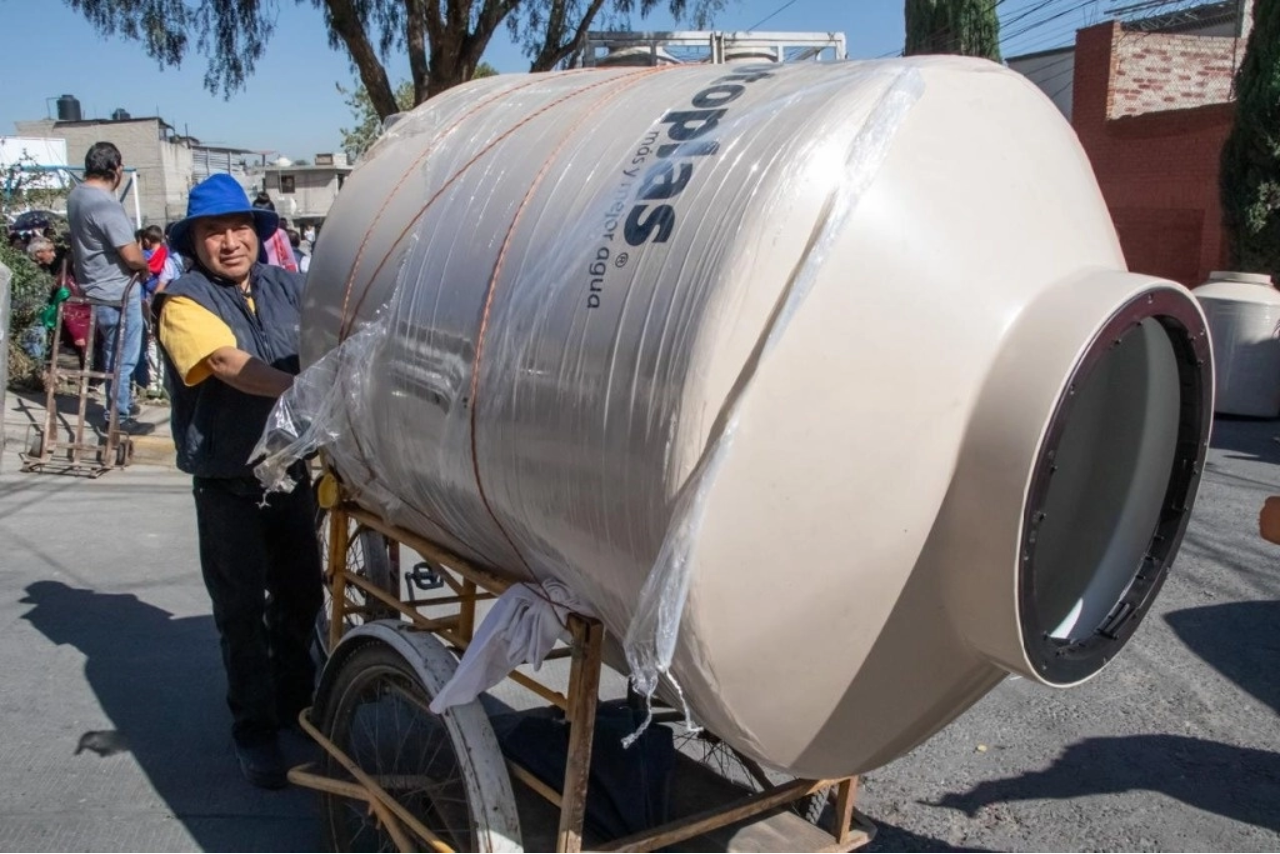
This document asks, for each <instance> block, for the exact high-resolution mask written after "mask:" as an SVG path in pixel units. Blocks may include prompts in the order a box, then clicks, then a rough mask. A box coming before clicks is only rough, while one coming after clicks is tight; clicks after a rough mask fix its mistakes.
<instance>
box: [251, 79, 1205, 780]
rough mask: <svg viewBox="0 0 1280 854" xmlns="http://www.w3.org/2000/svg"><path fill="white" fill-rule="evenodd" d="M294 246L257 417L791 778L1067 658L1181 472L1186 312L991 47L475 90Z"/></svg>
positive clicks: (1119, 622)
mask: <svg viewBox="0 0 1280 854" xmlns="http://www.w3.org/2000/svg"><path fill="white" fill-rule="evenodd" d="M324 235H325V236H324V240H322V241H320V244H319V246H318V251H317V254H316V256H315V259H314V262H313V264H312V267H311V273H310V277H309V282H308V289H307V293H306V300H305V305H304V309H303V330H302V334H303V360H304V364H307V365H309V366H310V367H309V368H308V369H307V371H305V372H304V374H303V375H302V377H301V378H300V379H299V381H298V382H297V383H296V384H295V387H294V390H293V391H292V392H291V393H290V394H289V395H287V396H286V397H285V398H284V399H283V400H282V402H281V405H280V406H279V407H278V408H277V413H276V415H277V417H276V419H275V428H276V431H277V436H276V440H277V441H275V442H274V443H273V445H272V446H273V447H277V448H278V447H279V445H280V442H279V441H278V440H279V439H281V437H283V438H285V439H287V438H289V436H290V434H291V432H295V433H296V432H298V431H299V430H301V432H303V433H304V437H303V440H302V441H301V442H300V443H299V446H301V445H308V444H310V445H311V446H314V445H316V444H318V445H321V446H323V447H324V448H325V450H326V454H327V456H328V459H330V460H331V461H332V462H333V464H334V465H335V467H336V468H337V470H338V471H339V473H340V474H341V476H342V477H343V478H344V480H345V481H346V483H347V485H348V486H349V487H350V488H351V489H353V490H355V492H356V495H357V497H358V500H359V501H360V502H361V503H363V504H364V505H366V506H368V507H369V508H371V509H372V510H374V511H376V512H378V513H381V514H382V515H383V516H385V517H386V518H388V519H390V520H391V521H393V522H395V523H398V524H400V525H403V526H405V527H408V528H410V529H413V530H415V531H417V532H419V533H421V534H423V535H425V536H428V537H431V538H434V539H436V540H438V541H440V542H441V543H443V544H445V545H446V546H449V547H451V548H454V549H456V550H458V551H459V552H461V553H462V554H464V555H466V556H468V557H469V558H471V559H474V560H477V561H480V562H482V563H484V564H486V565H489V566H491V567H494V568H495V569H497V570H498V571H500V572H503V573H506V574H508V575H510V576H512V577H519V578H555V579H558V580H560V581H562V582H564V583H565V584H567V585H568V586H570V587H571V588H572V589H573V590H574V591H575V592H576V593H577V594H578V595H579V596H581V597H582V598H583V599H585V600H586V602H588V603H589V605H590V608H591V609H592V610H593V611H594V612H595V613H596V614H597V615H599V616H600V618H601V619H602V620H603V621H604V623H605V625H606V628H607V630H608V632H609V634H610V636H611V637H612V638H613V639H615V641H619V642H621V641H622V640H623V639H625V641H626V643H625V647H626V654H627V661H626V662H625V665H626V666H629V667H630V668H631V669H632V672H633V675H635V676H637V677H638V678H639V682H640V684H641V686H642V687H648V686H650V685H652V684H653V683H654V682H655V680H660V681H661V687H660V688H659V690H660V691H661V692H662V693H664V694H665V695H666V696H668V697H669V698H675V697H676V695H677V693H678V692H677V690H676V686H677V685H678V686H679V688H680V690H682V691H683V697H684V699H685V700H687V702H688V705H689V708H690V709H691V710H692V713H693V716H694V718H695V719H696V720H697V721H699V722H700V723H702V724H704V725H706V726H708V727H709V728H710V729H711V730H712V731H714V732H716V733H717V734H719V735H720V736H722V737H723V738H724V739H725V740H726V741H728V743H729V744H731V745H733V746H734V747H735V748H738V749H740V750H742V751H744V752H745V753H747V754H749V755H751V756H753V757H755V758H757V759H759V760H761V761H763V762H765V763H767V764H769V765H771V766H773V767H776V768H779V769H783V770H786V771H789V772H792V773H794V774H797V775H802V776H808V777H835V776H842V775H846V774H853V773H858V772H861V771H866V770H868V769H870V768H874V767H876V766H879V765H882V764H884V763H886V762H888V761H890V760H892V759H894V758H895V757H897V756H899V755H901V754H902V753H903V752H905V751H907V750H909V749H910V748H911V747H913V746H914V745H916V744H918V743H920V742H921V741H922V740H923V739H925V738H927V737H928V736H929V735H930V734H931V733H933V732H935V731H937V730H938V729H939V728H940V727H942V726H944V725H945V724H946V723H947V722H948V721H950V720H952V719H953V718H954V717H955V716H956V715H958V714H960V713H961V712H962V711H964V709H966V708H967V707H968V706H969V705H971V704H972V703H974V702H975V701H976V700H978V699H979V698H980V697H981V696H982V695H983V694H984V693H985V692H986V691H988V690H989V689H990V688H992V687H993V686H994V685H996V684H997V683H998V682H999V681H1000V680H1001V679H1003V678H1004V677H1005V676H1006V675H1007V674H1009V673H1017V674H1021V675H1022V676H1024V677H1026V678H1028V679H1032V680H1035V681H1037V682H1040V683H1043V684H1048V685H1054V686H1067V685H1072V684H1076V683H1078V682H1081V681H1083V680H1084V679H1087V678H1089V677H1090V676H1091V675H1093V674H1094V673H1096V672H1097V671H1098V670H1099V669H1100V668H1101V667H1102V666H1103V665H1104V664H1105V663H1106V662H1107V661H1109V660H1110V659H1112V658H1113V657H1114V656H1115V655H1116V653H1117V652H1118V651H1119V649H1120V648H1121V647H1122V646H1123V645H1124V643H1125V642H1126V641H1127V640H1128V639H1129V637H1130V636H1131V635H1132V634H1133V632H1134V630H1135V629H1136V627H1137V626H1138V624H1139V623H1140V621H1141V619H1142V617H1143V616H1144V614H1145V613H1146V612H1147V609H1148V608H1149V607H1150V605H1151V603H1152V601H1153V600H1154V598H1155V595H1156V592H1157V591H1158V590H1159V588H1160V585H1161V583H1162V582H1163V580H1164V577H1165V573H1166V571H1167V569H1168V566H1169V563H1170V562H1171V561H1172V559H1173V556H1174V554H1175V553H1176V551H1177V546H1178V543H1179V542H1180V540H1181V537H1182V533H1183V531H1184V529H1185V526H1186V523H1187V518H1188V515H1189V513H1190V508H1191V506H1192V504H1193V503H1194V496H1195V491H1196V485H1197V483H1198V473H1199V471H1200V467H1201V464H1202V462H1203V456H1204V453H1205V447H1206V442H1207V437H1208V430H1209V422H1210V412H1209V409H1210V400H1211V395H1212V373H1211V371H1212V369H1211V365H1210V361H1209V348H1208V342H1207V336H1206V333H1205V329H1204V321H1203V316H1202V314H1201V313H1200V310H1199V308H1198V305H1197V303H1196V301H1195V300H1194V299H1193V298H1192V297H1191V295H1190V292H1189V291H1187V290H1186V289H1185V288H1184V287H1182V286H1180V285H1178V284H1175V283H1173V282H1168V281H1164V280H1160V279H1156V278H1153V277H1150V276H1144V275H1136V274H1131V273H1128V272H1126V270H1125V265H1124V259H1123V255H1122V253H1121V250H1120V246H1119V243H1118V241H1117V239H1116V235H1115V231H1114V229H1113V227H1112V224H1111V221H1110V219H1109V217H1108V214H1107V209H1106V206H1105V204H1104V202H1103V199H1102V196H1101V194H1100V193H1099V191H1098V187H1097V184H1096V182H1095V180H1094V178H1093V174H1092V172H1091V170H1090V167H1089V162H1088V159H1087V158H1086V156H1085V154H1084V152H1083V151H1082V150H1081V148H1080V146H1079V144H1078V142H1077V140H1076V138H1075V136H1074V134H1073V133H1072V131H1071V129H1070V127H1069V126H1068V125H1067V124H1066V122H1065V121H1064V120H1063V119H1062V116H1061V114H1060V113H1059V112H1058V111H1057V109H1056V108H1055V107H1054V106H1053V104H1052V103H1051V102H1050V101H1049V100H1048V99H1046V98H1045V97H1044V96H1043V94H1041V93H1040V92H1039V91H1038V90H1037V89H1036V88H1035V87H1034V86H1032V85H1031V84H1030V83H1028V82H1027V81H1026V79H1025V78H1023V77H1022V76H1021V75H1018V74H1016V73H1013V72H1010V71H1007V70H1004V69H1002V68H1000V67H999V66H996V65H994V64H991V63H988V62H983V61H978V60H964V59H957V58H913V59H904V60H895V61H888V62H864V63H854V62H849V63H831V64H818V63H803V64H799V63H798V64H796V65H779V64H745V65H738V64H733V65H726V66H720V67H715V66H711V67H708V66H696V67H693V66H675V67H671V68H642V69H612V70H582V71H574V72H565V73H561V74H551V75H531V76H522V75H506V74H504V75H500V76H497V77H492V78H488V79H485V80H481V81H476V82H473V83H470V84H468V85H465V86H461V87H458V88H456V89H452V90H450V91H448V92H446V93H444V94H442V95H441V96H439V97H436V98H433V99H431V100H430V101H428V102H427V103H425V104H423V105H422V106H421V107H419V108H418V109H416V110H415V111H414V112H412V113H411V114H409V115H408V116H407V117H406V118H405V119H404V120H402V121H401V122H399V123H397V124H396V125H395V126H394V127H393V128H392V129H391V131H390V132H389V133H388V134H386V135H385V136H384V137H383V138H382V139H381V140H380V141H379V142H378V143H376V144H375V146H374V147H373V149H372V150H371V151H370V152H369V154H368V156H367V157H366V159H365V160H364V162H363V163H362V164H361V165H360V166H359V167H357V169H356V170H355V172H354V173H353V174H352V175H351V177H350V178H349V180H348V181H347V182H346V184H345V187H344V189H343V191H342V194H341V195H340V196H339V198H338V199H337V202H336V203H335V204H334V206H333V208H332V210H331V211H330V213H329V216H328V219H327V220H326V222H325V230H324ZM299 450H305V449H303V448H301V447H295V448H293V451H294V452H297V451H299ZM284 456H287V453H285V452H282V454H281V457H276V458H273V460H272V464H273V465H274V464H276V463H278V462H280V461H281V459H282V458H283V457H284ZM616 662H617V663H620V664H622V663H623V662H622V657H621V655H619V656H618V657H617V658H616Z"/></svg>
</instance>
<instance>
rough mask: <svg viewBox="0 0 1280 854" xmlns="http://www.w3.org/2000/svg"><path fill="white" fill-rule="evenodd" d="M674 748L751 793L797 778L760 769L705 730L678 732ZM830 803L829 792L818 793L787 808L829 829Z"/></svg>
mask: <svg viewBox="0 0 1280 854" xmlns="http://www.w3.org/2000/svg"><path fill="white" fill-rule="evenodd" d="M675 746H676V750H678V751H680V752H681V753H683V754H684V755H685V756H688V757H689V758H691V759H693V760H694V761H695V762H698V763H700V764H702V765H704V766H706V767H707V768H709V769H711V770H712V771H714V772H715V773H716V774H718V775H719V776H721V777H723V778H724V779H726V780H728V781H729V782H731V783H735V784H737V785H738V786H741V787H742V788H744V789H746V790H747V791H749V792H760V791H763V790H764V789H765V788H767V787H769V786H773V785H778V784H780V783H786V782H789V781H790V780H792V779H794V778H792V777H788V776H787V775H786V774H779V773H778V772H776V771H769V770H767V769H765V768H763V767H761V766H760V764H759V763H757V762H754V761H753V760H751V759H750V758H748V757H746V756H743V755H742V754H741V753H739V752H738V751H736V750H734V749H733V748H732V747H730V746H729V745H727V744H725V743H724V742H723V741H721V740H720V739H719V738H718V737H717V736H715V735H713V734H711V733H709V732H707V731H706V730H699V731H697V732H688V731H685V732H680V731H677V732H676V733H675ZM828 801H829V797H828V795H827V792H817V793H815V794H812V795H809V796H808V797H804V798H801V799H799V800H797V801H795V802H793V803H791V804H790V805H789V806H788V809H790V810H791V811H792V812H794V813H795V814H797V815H798V816H800V817H801V818H803V819H805V820H806V821H808V822H809V823H810V824H813V825H816V826H818V827H822V828H824V829H828V830H829V829H830V825H831V824H832V822H833V819H834V813H833V812H832V810H831V808H830V806H829V804H828Z"/></svg>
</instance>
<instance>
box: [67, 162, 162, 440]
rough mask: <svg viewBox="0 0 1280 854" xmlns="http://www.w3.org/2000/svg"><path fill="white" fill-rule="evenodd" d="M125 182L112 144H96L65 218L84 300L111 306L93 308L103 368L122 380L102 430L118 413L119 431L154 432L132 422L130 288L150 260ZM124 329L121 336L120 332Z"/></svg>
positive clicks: (137, 322) (135, 330)
mask: <svg viewBox="0 0 1280 854" xmlns="http://www.w3.org/2000/svg"><path fill="white" fill-rule="evenodd" d="M123 178H124V162H123V160H122V158H121V157H120V149H118V148H116V147H115V146H114V145H112V144H111V143H109V142H95V143H94V144H93V145H92V146H90V148H89V151H88V152H87V153H86V154H85V157H84V180H83V181H82V182H81V183H79V184H77V185H76V187H75V188H74V189H73V190H72V191H71V193H70V195H69V196H67V220H68V221H69V222H70V225H71V249H72V254H73V256H74V258H75V267H76V276H77V282H78V283H79V285H80V287H81V289H82V290H83V291H84V293H85V296H87V297H89V298H90V299H94V300H101V301H102V302H105V303H112V304H108V305H99V306H95V308H94V315H95V318H96V320H97V327H98V331H99V333H100V334H101V335H102V350H103V369H104V370H106V371H108V372H117V373H116V375H117V376H119V377H120V379H121V381H120V382H119V383H114V384H113V383H108V385H107V401H106V409H107V411H106V414H105V416H104V418H103V429H107V427H108V426H109V425H110V421H111V415H112V412H114V413H115V414H116V416H117V418H118V421H117V426H118V428H119V429H120V430H121V431H123V432H125V433H131V434H136V433H149V432H151V430H154V429H155V425H152V424H143V423H141V422H139V421H137V420H135V419H134V417H133V416H134V415H136V414H137V412H138V411H139V409H138V408H137V407H136V406H135V404H134V402H133V394H132V388H131V385H132V384H131V383H130V379H131V378H132V376H133V370H134V367H135V366H136V365H137V363H138V355H139V353H140V352H141V349H142V289H141V288H138V287H133V288H132V289H129V288H128V285H129V283H130V281H131V280H132V279H133V277H134V276H135V275H138V274H145V273H146V271H147V259H146V258H145V257H143V254H142V247H140V246H139V245H138V243H137V241H136V240H135V239H134V236H133V225H132V224H131V223H130V222H129V217H128V216H127V215H126V214H125V212H124V207H123V206H122V205H121V204H120V201H119V200H118V199H117V198H116V195H115V193H116V190H117V189H119V187H120V183H121V181H122V180H123ZM126 290H128V291H129V295H128V300H127V301H125V292H126ZM121 328H123V336H122V337H121V336H118V334H117V333H118V331H119V330H120V329H121Z"/></svg>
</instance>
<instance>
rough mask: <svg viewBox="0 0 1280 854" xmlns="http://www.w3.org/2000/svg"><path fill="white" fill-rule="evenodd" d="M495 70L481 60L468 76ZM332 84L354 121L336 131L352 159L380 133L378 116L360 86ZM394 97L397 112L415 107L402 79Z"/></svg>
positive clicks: (410, 89) (410, 86)
mask: <svg viewBox="0 0 1280 854" xmlns="http://www.w3.org/2000/svg"><path fill="white" fill-rule="evenodd" d="M497 73H498V69H496V68H494V67H493V66H492V65H490V64H489V63H487V62H482V63H480V64H479V65H477V66H476V70H475V73H474V74H472V75H471V79H472V80H479V79H481V78H483V77H492V76H493V75H495V74H497ZM335 85H336V86H337V87H338V91H339V92H341V93H342V94H343V95H346V96H347V106H348V107H350V108H351V114H352V116H354V117H355V120H356V124H355V127H351V128H342V129H341V130H340V132H341V134H342V150H343V151H345V152H346V153H347V157H348V158H349V159H350V160H352V161H355V160H356V159H357V158H359V157H360V155H362V154H364V153H365V152H366V151H368V150H369V146H371V145H373V141H374V140H375V139H377V138H378V134H379V133H381V132H382V117H381V116H379V115H378V111H377V110H375V109H374V108H373V102H372V101H371V100H370V99H369V93H368V92H366V91H365V90H364V87H363V86H360V85H359V84H357V85H356V86H355V87H354V88H351V89H348V88H346V87H345V86H343V85H342V84H341V83H338V84H335ZM395 96H396V107H397V110H396V111H397V112H404V111H406V110H412V109H413V108H414V106H415V104H414V102H413V83H412V81H409V80H405V81H402V82H401V83H400V84H399V85H398V86H396V92H395Z"/></svg>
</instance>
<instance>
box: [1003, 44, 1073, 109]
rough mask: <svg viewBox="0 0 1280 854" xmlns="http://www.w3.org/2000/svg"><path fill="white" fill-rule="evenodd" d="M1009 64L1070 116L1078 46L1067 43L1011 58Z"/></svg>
mask: <svg viewBox="0 0 1280 854" xmlns="http://www.w3.org/2000/svg"><path fill="white" fill-rule="evenodd" d="M1009 67H1010V68H1012V69H1013V70H1014V71H1016V72H1018V73H1019V74H1022V75H1023V76H1024V77H1026V78H1027V79H1028V80H1030V81H1031V82H1032V83H1034V84H1036V86H1037V87H1038V88H1039V89H1040V91H1042V92H1044V93H1045V95H1047V96H1049V98H1050V100H1052V101H1053V104H1054V106H1056V107H1057V108H1058V109H1059V110H1061V111H1062V114H1063V115H1064V116H1066V117H1067V119H1070V118H1071V100H1072V97H1073V91H1074V89H1073V84H1074V83H1075V67H1076V52H1075V48H1072V47H1067V48H1063V49H1062V50H1057V51H1046V52H1044V53H1037V54H1032V55H1030V56H1019V57H1014V58H1012V59H1010V60H1009Z"/></svg>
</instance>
